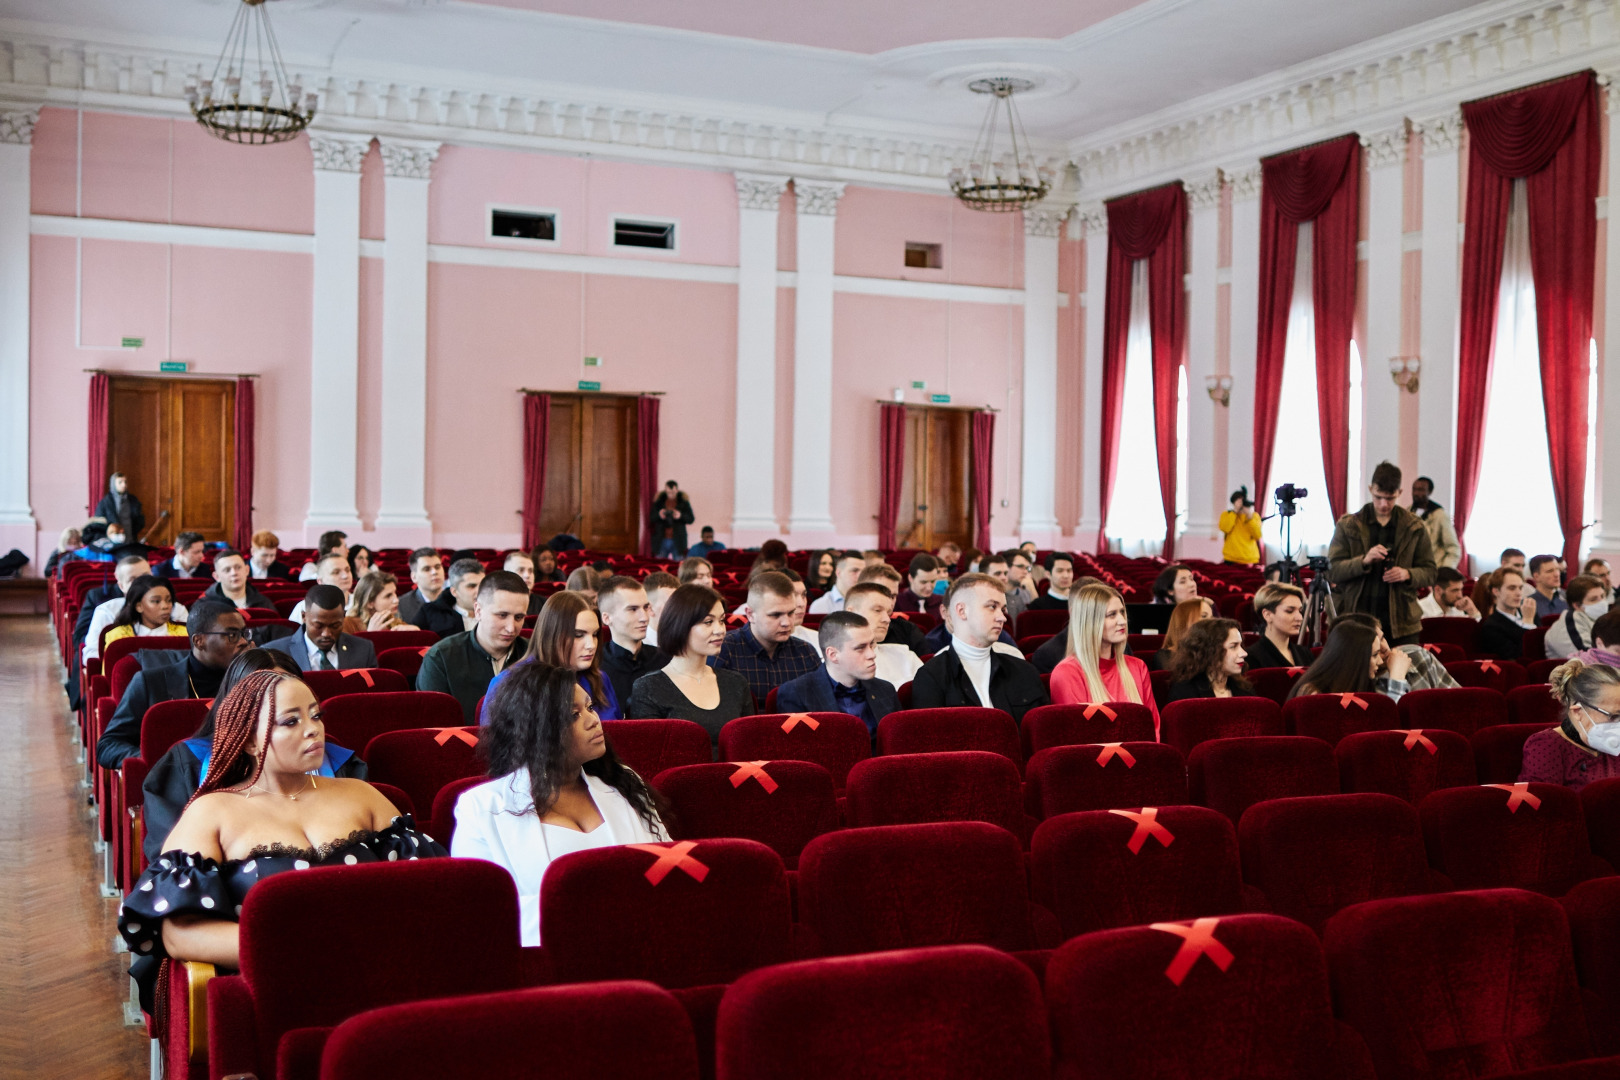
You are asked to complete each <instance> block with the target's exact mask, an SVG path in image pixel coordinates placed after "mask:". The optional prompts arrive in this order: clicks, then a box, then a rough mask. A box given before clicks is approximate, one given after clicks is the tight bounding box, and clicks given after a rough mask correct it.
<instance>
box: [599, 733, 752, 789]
mask: <svg viewBox="0 0 1620 1080" xmlns="http://www.w3.org/2000/svg"><path fill="white" fill-rule="evenodd" d="M602 731H603V732H604V733H605V734H606V735H607V741H608V744H609V745H610V746H612V747H613V752H614V753H615V754H617V755H618V758H619V760H620V761H622V762H624V763H625V764H626V765H628V766H630V768H632V769H634V770H635V771H636V773H637V775H639V776H640V777H641V778H642V779H643V780H651V779H652V778H653V777H655V776H657V775H658V774H659V773H661V772H663V771H664V770H665V769H673V768H676V767H677V766H680V765H706V764H708V763H709V762H711V761H713V760H714V748H713V746H712V745H711V744H710V742H709V733H708V732H707V731H704V730H703V728H702V727H700V726H699V725H697V724H694V723H692V721H690V720H678V719H668V720H604V721H602ZM746 760H749V761H754V760H757V759H756V758H748V759H746Z"/></svg>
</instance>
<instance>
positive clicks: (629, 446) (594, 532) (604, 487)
mask: <svg viewBox="0 0 1620 1080" xmlns="http://www.w3.org/2000/svg"><path fill="white" fill-rule="evenodd" d="M585 408H586V415H587V417H588V421H587V426H586V434H587V436H588V438H587V440H586V442H585V444H584V445H585V453H584V462H583V466H584V470H583V471H584V474H585V477H586V480H585V488H586V490H587V491H588V492H589V499H588V500H587V504H586V505H587V508H588V509H587V513H586V524H585V528H586V535H585V536H583V537H581V539H583V540H585V542H586V544H587V545H588V546H589V547H592V548H601V549H605V550H609V551H630V550H633V549H634V548H635V545H636V540H637V539H638V535H637V532H638V531H637V524H638V522H639V516H640V515H639V512H638V504H639V503H640V501H641V498H640V494H639V493H638V492H637V490H636V484H635V461H636V447H635V442H636V420H635V401H634V400H633V399H627V398H609V399H605V400H595V399H591V398H586V399H585Z"/></svg>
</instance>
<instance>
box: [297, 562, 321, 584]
mask: <svg viewBox="0 0 1620 1080" xmlns="http://www.w3.org/2000/svg"><path fill="white" fill-rule="evenodd" d="M319 573H320V571H318V570H316V569H315V564H314V563H312V562H307V563H305V564H304V565H303V566H302V567H300V568H299V570H298V580H299V581H314V580H315V577H316V575H317V574H319Z"/></svg>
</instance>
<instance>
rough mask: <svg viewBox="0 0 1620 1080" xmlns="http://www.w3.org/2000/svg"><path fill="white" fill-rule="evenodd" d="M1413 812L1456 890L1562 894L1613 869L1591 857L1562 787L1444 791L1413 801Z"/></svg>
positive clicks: (1582, 824) (1581, 823)
mask: <svg viewBox="0 0 1620 1080" xmlns="http://www.w3.org/2000/svg"><path fill="white" fill-rule="evenodd" d="M1537 804H1539V805H1537ZM1510 807H1511V808H1510ZM1418 814H1419V816H1420V817H1421V818H1422V819H1423V840H1424V844H1425V846H1426V847H1427V848H1428V849H1429V862H1430V863H1431V864H1432V865H1433V866H1434V868H1435V869H1436V870H1439V871H1440V872H1441V873H1443V874H1445V875H1446V876H1447V877H1449V878H1451V880H1452V881H1453V882H1455V883H1456V886H1457V888H1459V889H1507V888H1511V889H1529V890H1530V891H1531V892H1539V893H1542V894H1544V895H1547V896H1562V895H1564V894H1565V893H1566V892H1568V891H1569V890H1570V889H1572V888H1574V887H1575V886H1576V885H1578V884H1580V883H1581V882H1583V881H1585V880H1587V879H1588V878H1594V877H1603V876H1605V875H1608V874H1613V873H1614V869H1613V867H1611V866H1610V865H1609V863H1608V862H1606V861H1605V860H1603V859H1601V858H1599V857H1597V856H1595V855H1593V854H1592V847H1591V843H1590V842H1589V841H1588V839H1587V836H1586V819H1585V817H1584V816H1583V815H1582V813H1581V799H1580V796H1579V795H1577V794H1576V793H1575V792H1573V791H1571V790H1569V789H1568V788H1565V787H1559V786H1557V785H1555V784H1526V785H1524V787H1523V788H1520V787H1518V786H1517V785H1514V786H1513V787H1512V788H1511V790H1504V789H1503V788H1502V787H1494V786H1489V785H1486V786H1482V787H1471V788H1447V789H1445V790H1442V791H1436V792H1433V793H1432V794H1430V795H1429V796H1428V797H1427V798H1425V799H1424V800H1423V801H1422V802H1421V803H1419V804H1418Z"/></svg>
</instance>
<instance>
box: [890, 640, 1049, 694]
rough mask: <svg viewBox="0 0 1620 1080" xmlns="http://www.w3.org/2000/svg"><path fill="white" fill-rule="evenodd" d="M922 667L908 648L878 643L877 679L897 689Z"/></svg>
mask: <svg viewBox="0 0 1620 1080" xmlns="http://www.w3.org/2000/svg"><path fill="white" fill-rule="evenodd" d="M1020 655H1022V654H1020ZM922 666H923V663H922V657H920V656H918V655H917V654H916V653H914V652H912V651H911V650H910V649H909V648H907V647H906V646H904V645H898V644H888V645H885V644H883V643H882V642H881V641H880V642H878V645H877V677H878V678H880V679H882V680H883V681H884V682H886V683H888V684H889V685H891V686H893V687H895V688H896V689H898V688H899V687H902V686H904V685H905V684H906V683H908V682H910V681H911V680H912V679H914V678H916V677H917V672H919V671H921V670H922Z"/></svg>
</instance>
